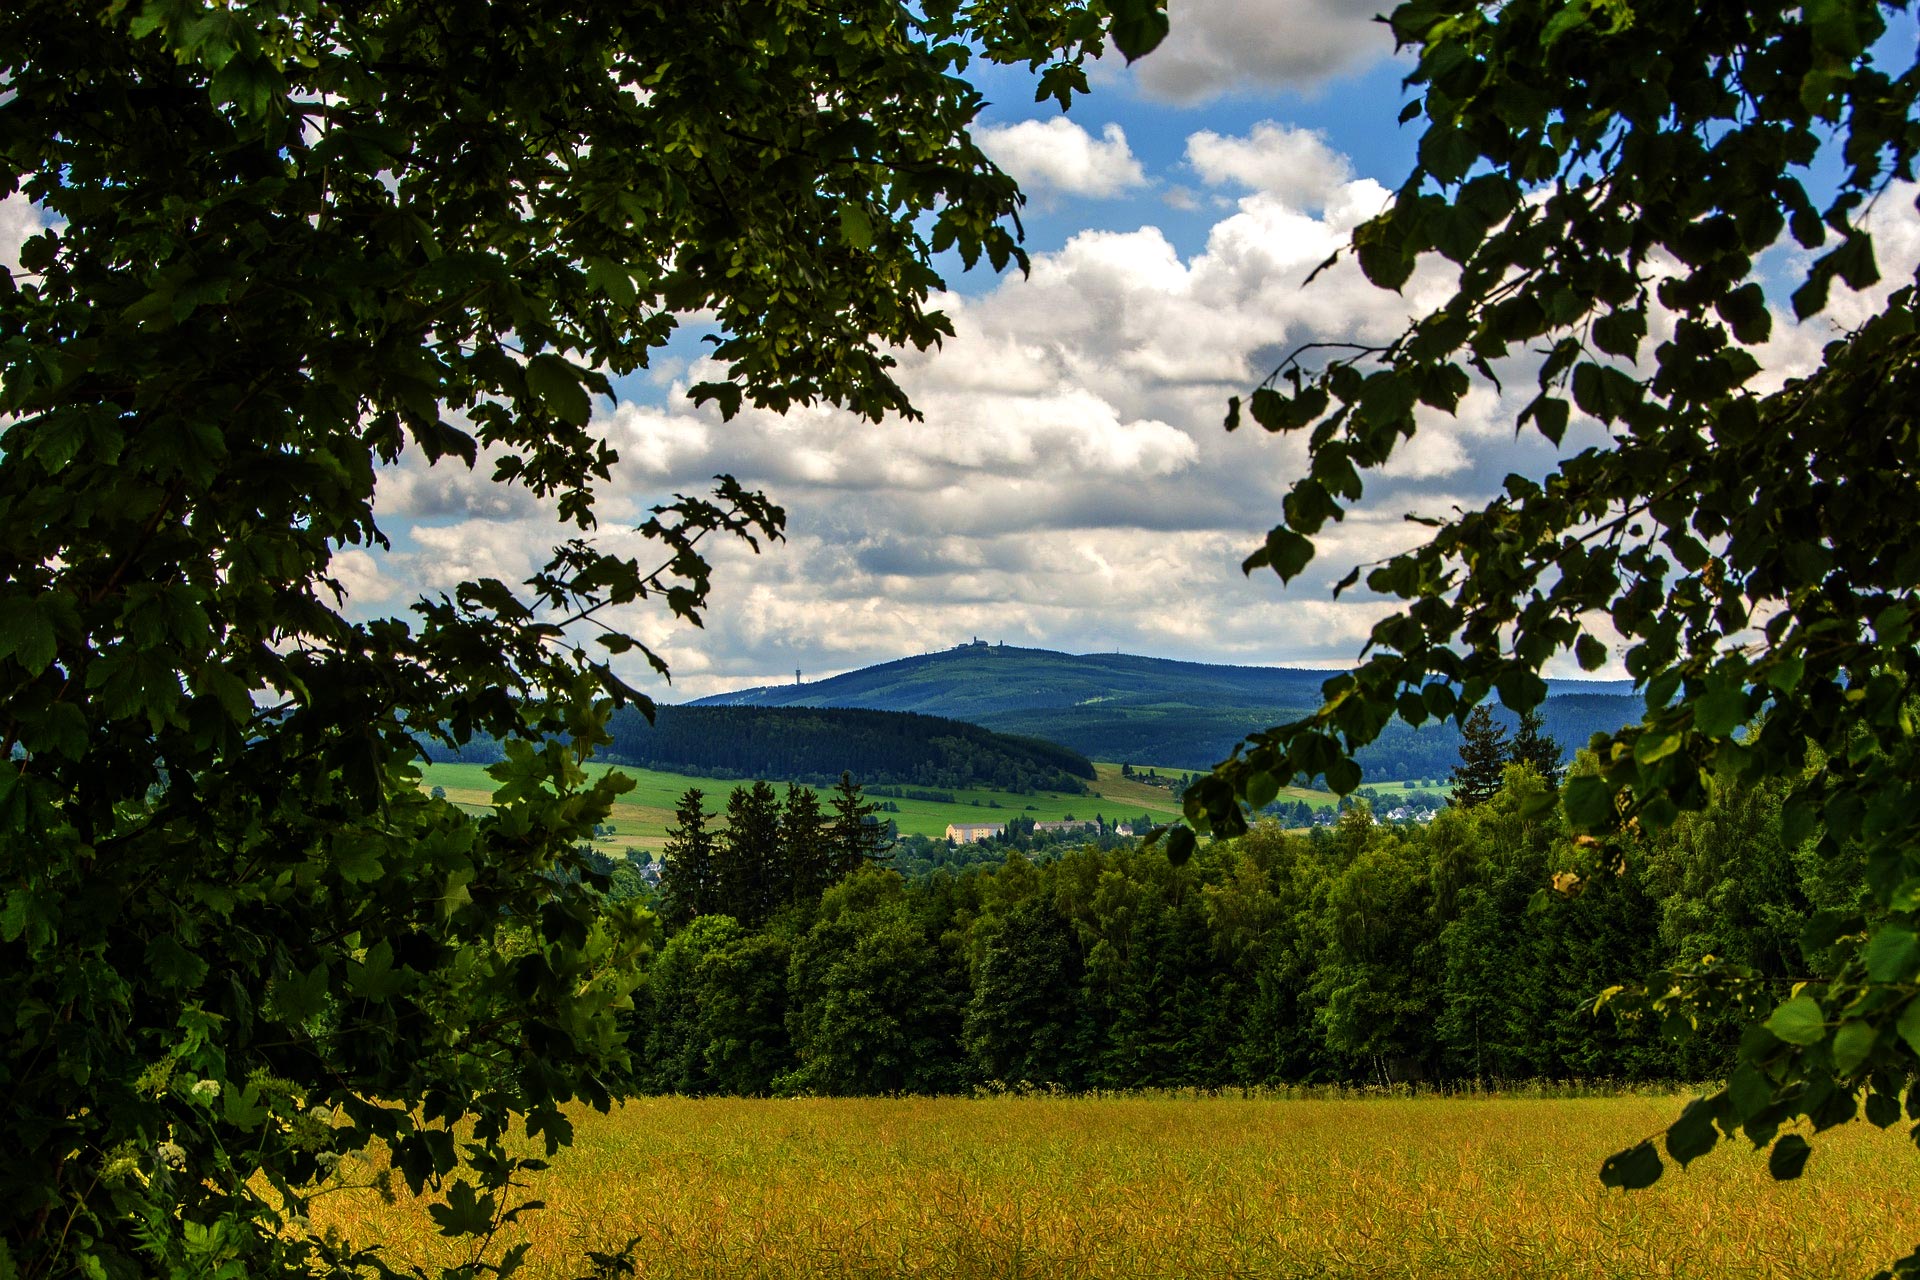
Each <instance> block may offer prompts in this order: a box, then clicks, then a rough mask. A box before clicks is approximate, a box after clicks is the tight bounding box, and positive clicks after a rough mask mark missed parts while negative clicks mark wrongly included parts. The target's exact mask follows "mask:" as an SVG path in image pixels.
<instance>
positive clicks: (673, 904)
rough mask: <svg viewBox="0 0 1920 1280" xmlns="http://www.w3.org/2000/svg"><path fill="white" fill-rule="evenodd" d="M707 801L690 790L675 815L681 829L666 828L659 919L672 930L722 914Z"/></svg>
mask: <svg viewBox="0 0 1920 1280" xmlns="http://www.w3.org/2000/svg"><path fill="white" fill-rule="evenodd" d="M705 801H706V797H705V796H704V795H703V794H702V793H701V791H700V789H699V788H698V787H688V788H687V789H686V790H685V791H684V792H682V793H681V795H680V803H679V805H678V806H676V807H675V809H674V811H673V819H674V821H675V822H676V823H678V824H679V825H677V826H672V827H668V828H667V844H666V848H665V849H664V850H663V851H662V853H661V856H660V863H661V866H660V896H661V899H662V900H663V906H662V907H661V910H660V915H661V917H662V918H663V919H664V920H665V921H666V922H667V925H668V926H669V927H672V928H678V927H680V926H682V925H685V924H686V923H688V922H689V921H691V920H693V919H695V918H697V917H699V916H704V915H712V914H713V913H714V912H715V911H717V910H719V906H720V886H719V879H718V876H719V868H718V866H717V865H716V862H715V858H714V842H713V833H712V832H711V831H709V830H707V816H708V815H707V811H706V803H705Z"/></svg>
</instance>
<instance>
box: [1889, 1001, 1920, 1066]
mask: <svg viewBox="0 0 1920 1280" xmlns="http://www.w3.org/2000/svg"><path fill="white" fill-rule="evenodd" d="M1893 1029H1894V1030H1895V1031H1897V1032H1899V1033H1900V1038H1901V1039H1902V1040H1905V1041H1906V1042H1907V1048H1909V1049H1911V1050H1913V1054H1914V1056H1915V1057H1917V1058H1920V998H1916V999H1912V1000H1909V1001H1907V1007H1906V1008H1904V1009H1902V1010H1901V1011H1900V1021H1898V1022H1896V1023H1894V1024H1893Z"/></svg>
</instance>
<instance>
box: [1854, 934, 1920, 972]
mask: <svg viewBox="0 0 1920 1280" xmlns="http://www.w3.org/2000/svg"><path fill="white" fill-rule="evenodd" d="M1916 973H1920V936H1916V935H1915V934H1914V932H1913V930H1911V929H1909V928H1906V927H1905V926H1903V925H1897V924H1884V925H1881V926H1880V927H1879V928H1878V929H1875V930H1874V931H1873V936H1872V937H1871V938H1869V939H1868V940H1867V976H1868V977H1870V978H1872V979H1873V980H1874V981H1875V982H1911V981H1912V980H1913V978H1914V975H1915V974H1916Z"/></svg>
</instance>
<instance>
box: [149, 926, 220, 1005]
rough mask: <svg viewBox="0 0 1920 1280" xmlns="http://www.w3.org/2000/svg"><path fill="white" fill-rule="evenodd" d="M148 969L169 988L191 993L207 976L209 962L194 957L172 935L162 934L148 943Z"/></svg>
mask: <svg viewBox="0 0 1920 1280" xmlns="http://www.w3.org/2000/svg"><path fill="white" fill-rule="evenodd" d="M147 968H148V970H149V971H150V972H152V974H153V976H154V977H156V978H158V979H159V980H160V981H161V982H162V983H164V984H165V985H167V986H169V987H174V988H176V989H179V990H186V991H190V990H192V989H193V988H195V987H197V986H199V985H200V984H201V982H202V981H204V980H205V979H206V976H207V962H206V961H205V960H202V959H201V958H200V957H199V956H197V955H194V954H193V953H192V952H191V951H188V950H187V949H186V948H185V947H183V946H181V945H180V943H179V941H178V940H177V939H175V938H174V936H173V935H172V934H170V933H162V934H159V935H157V936H155V937H154V939H153V940H152V941H151V942H149V943H147Z"/></svg>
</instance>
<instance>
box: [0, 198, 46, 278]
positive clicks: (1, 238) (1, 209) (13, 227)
mask: <svg viewBox="0 0 1920 1280" xmlns="http://www.w3.org/2000/svg"><path fill="white" fill-rule="evenodd" d="M44 228H45V224H44V223H42V222H41V221H40V211H39V210H38V209H36V208H35V207H34V205H33V202H32V201H30V200H28V199H27V198H26V197H25V196H24V195H20V194H18V193H16V194H14V195H10V196H8V197H7V198H6V199H4V200H0V267H4V268H6V269H7V270H9V271H18V270H19V269H20V246H21V245H23V244H25V243H26V242H27V241H28V239H30V238H31V237H33V236H37V235H39V234H40V232H41V231H42V230H43V229H44Z"/></svg>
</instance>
